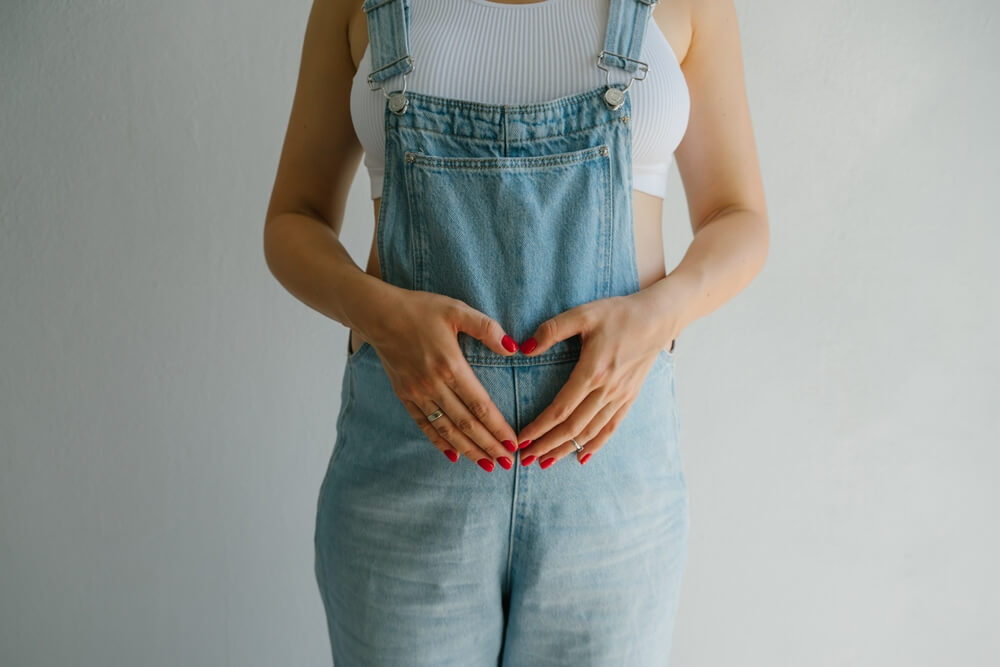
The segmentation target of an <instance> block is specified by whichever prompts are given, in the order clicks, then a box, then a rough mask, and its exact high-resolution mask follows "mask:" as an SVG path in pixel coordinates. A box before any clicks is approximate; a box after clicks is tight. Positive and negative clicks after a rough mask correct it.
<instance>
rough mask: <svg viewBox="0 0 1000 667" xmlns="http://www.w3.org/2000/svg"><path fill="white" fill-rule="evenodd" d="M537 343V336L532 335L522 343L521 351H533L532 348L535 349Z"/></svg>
mask: <svg viewBox="0 0 1000 667" xmlns="http://www.w3.org/2000/svg"><path fill="white" fill-rule="evenodd" d="M536 345H538V341H536V340H535V337H534V336H532V337H531V338H529V339H528V340H526V341H524V342H523V343H521V352H524V353H525V354H527V353H528V352H531V351H532V350H534V349H535V346H536Z"/></svg>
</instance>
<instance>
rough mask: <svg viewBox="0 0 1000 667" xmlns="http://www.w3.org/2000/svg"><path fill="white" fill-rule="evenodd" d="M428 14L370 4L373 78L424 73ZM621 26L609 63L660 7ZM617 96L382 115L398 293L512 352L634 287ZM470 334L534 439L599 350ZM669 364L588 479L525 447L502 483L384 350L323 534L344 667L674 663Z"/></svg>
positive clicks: (683, 539)
mask: <svg viewBox="0 0 1000 667" xmlns="http://www.w3.org/2000/svg"><path fill="white" fill-rule="evenodd" d="M409 2H410V0H367V2H365V3H364V5H363V6H364V8H365V10H366V11H367V12H368V22H369V39H370V40H371V42H370V43H371V45H372V48H373V60H372V62H373V67H374V68H375V70H374V74H373V77H372V80H373V81H374V82H376V83H378V82H381V81H384V80H385V79H387V78H388V75H386V73H387V72H388V73H389V74H399V73H400V72H405V71H407V70H406V69H405V67H401V65H403V66H405V65H406V64H407V61H405V60H403V61H400V60H399V58H400V57H401V56H405V55H406V54H407V53H408V48H409V40H408V36H407V25H408V23H407V21H408V19H407V16H408V14H407V12H408V6H409ZM610 11H611V16H610V17H609V22H608V36H607V39H606V48H608V45H610V46H611V47H613V49H609V50H614V51H615V52H616V53H621V54H625V55H629V56H630V57H632V58H635V57H637V54H638V53H639V48H640V46H641V43H640V42H638V41H637V40H636V38H635V35H641V34H642V30H640V29H639V27H641V26H642V25H644V24H643V23H642V22H643V21H646V20H648V18H649V11H650V4H649V3H648V2H644V1H643V0H612V2H611V10H610ZM416 62H417V63H419V54H417V59H416ZM393 63H396V64H395V65H394V64H393ZM379 68H381V70H380V69H379ZM376 74H377V75H378V76H376ZM635 85H641V84H635ZM605 90H606V87H605V86H604V85H602V86H600V87H599V88H594V89H593V90H589V91H585V92H581V93H579V94H575V95H571V96H566V97H562V98H558V99H553V100H551V101H548V102H543V103H540V104H525V105H495V104H479V103H474V102H470V101H465V100H457V99H448V98H442V97H435V96H431V95H425V94H421V93H418V92H414V91H405V95H406V97H407V99H408V106H407V107H406V109H405V110H404V111H403V112H402V113H399V114H397V113H395V112H393V111H391V110H390V109H389V106H388V104H387V105H386V109H385V124H386V161H385V164H386V173H385V181H384V186H383V192H382V203H381V212H380V216H379V224H378V226H377V232H376V244H377V251H378V258H379V263H380V266H381V271H382V278H383V280H385V281H386V282H389V283H391V284H393V285H397V286H400V287H404V288H407V289H417V290H428V291H433V292H438V293H441V294H447V295H449V296H452V297H454V298H457V299H461V300H463V301H465V302H466V303H468V304H469V305H471V306H473V307H474V308H477V309H479V310H481V311H483V312H485V313H486V314H488V315H490V316H491V317H494V318H495V319H497V320H498V321H499V322H500V323H501V325H502V326H503V327H504V328H505V330H506V331H507V333H509V334H510V335H511V336H512V337H514V338H515V339H516V340H524V339H525V338H527V337H528V336H530V335H531V334H532V333H533V332H534V330H535V328H536V327H537V326H538V325H539V324H540V323H541V322H542V321H544V320H546V319H548V318H549V317H552V316H553V315H556V314H558V313H560V312H562V311H565V310H568V309H570V308H572V307H574V306H576V305H579V304H581V303H586V302H589V301H592V300H595V299H602V298H605V297H610V296H617V295H626V294H631V293H634V292H636V291H637V290H638V289H639V278H638V271H637V267H636V257H635V250H636V249H635V239H634V233H633V224H634V222H633V216H632V182H631V177H632V176H631V175H632V171H631V137H630V129H629V123H628V120H629V116H630V113H631V102H630V98H629V97H628V95H627V91H626V95H625V101H624V103H623V104H622V106H621V107H619V108H618V109H617V110H613V109H612V108H611V107H610V106H609V105H608V104H606V103H605V100H604V92H605ZM372 94H379V95H382V94H384V93H383V91H382V90H377V91H373V92H372ZM459 342H460V345H461V349H462V352H463V353H464V355H465V357H466V359H467V360H468V362H469V364H470V365H471V367H472V369H473V371H474V373H475V375H476V377H477V378H478V379H479V381H480V382H481V383H482V385H483V386H484V387H485V389H486V390H487V392H488V393H489V395H490V397H491V398H492V399H493V401H494V403H496V405H497V407H498V408H499V410H500V412H501V413H502V414H503V417H504V418H505V419H506V420H507V422H508V423H509V424H511V426H512V427H514V429H515V430H518V429H519V428H520V427H522V426H523V425H526V424H527V423H529V422H530V421H531V420H533V419H534V418H535V417H536V416H537V415H538V414H539V413H540V412H541V411H542V410H543V409H544V408H545V407H546V406H547V405H548V404H549V403H550V402H551V401H552V399H553V397H554V396H555V395H556V393H557V392H558V391H559V389H560V388H561V387H562V385H563V384H564V383H565V382H566V380H567V378H568V377H569V374H570V372H571V371H572V370H573V366H574V364H575V362H576V360H577V359H578V358H579V354H580V348H581V342H580V339H579V337H578V336H574V337H572V338H570V339H567V340H565V341H562V342H560V343H557V344H556V345H555V346H553V347H552V348H551V349H549V350H548V351H546V352H545V353H543V354H541V355H539V356H537V357H534V358H529V357H526V356H524V355H520V354H515V355H513V356H511V357H509V358H508V357H504V356H502V355H500V354H497V353H495V352H493V351H492V350H490V349H489V348H488V347H486V346H485V345H484V344H483V343H481V342H480V341H478V340H476V339H474V338H472V337H471V336H468V335H466V334H464V333H460V334H459ZM348 352H349V348H348ZM674 363H675V355H674V354H673V353H671V352H667V351H661V352H660V353H659V355H658V356H657V359H656V362H655V364H654V365H653V367H652V369H651V371H650V373H649V375H648V376H647V378H646V380H645V383H644V384H643V387H642V390H641V392H640V394H639V396H638V398H637V399H636V401H635V402H634V403H633V404H632V406H631V407H630V408H629V411H628V413H627V415H626V417H625V419H624V420H623V422H622V423H621V424H620V425H619V427H618V429H617V430H616V431H615V433H614V434H613V435H612V437H611V438H610V440H609V441H608V442H607V443H606V444H605V446H604V447H603V448H602V449H601V450H600V451H599V452H597V453H596V454H595V455H594V456H593V457H592V458H591V459H590V460H589V461H588V462H587V464H586V465H580V464H579V463H578V462H577V460H576V456H573V455H571V456H567V457H565V458H563V459H561V460H560V461H559V462H557V463H556V464H555V465H554V466H552V467H550V468H548V469H545V470H543V469H541V468H539V467H538V466H537V465H532V466H528V467H522V466H521V465H520V454H519V453H518V454H517V460H516V461H515V464H514V466H513V467H512V468H511V470H504V469H503V468H501V467H499V466H498V467H496V468H495V469H494V471H493V472H492V473H488V472H486V471H484V470H483V469H481V468H480V467H479V466H477V465H476V464H475V463H474V462H472V461H470V460H468V459H467V458H464V457H462V458H460V459H459V460H458V462H457V463H451V462H450V461H449V460H448V459H447V458H445V457H444V456H443V455H442V454H441V452H440V451H438V450H437V449H436V448H435V447H434V446H433V445H431V443H430V442H429V441H428V440H427V437H426V436H425V435H424V434H423V432H422V431H421V430H420V428H419V427H418V426H417V425H416V424H415V423H414V422H413V419H412V418H411V417H410V415H409V413H408V412H407V411H406V409H405V407H404V406H403V404H402V403H401V402H400V400H399V398H398V397H397V396H396V395H395V393H394V392H393V388H392V385H391V383H390V382H389V378H388V376H387V375H386V373H385V369H384V368H383V366H382V362H381V360H380V358H379V356H378V353H377V352H376V350H375V348H374V347H372V346H371V345H370V344H369V343H367V342H362V344H361V346H360V348H359V349H358V350H357V351H356V352H355V353H354V354H350V353H349V354H348V358H347V362H346V367H345V371H344V376H343V380H342V384H341V406H340V412H339V414H338V416H337V422H336V441H335V443H334V449H333V453H332V455H331V456H330V459H329V465H328V468H327V471H326V474H325V476H324V478H323V482H322V485H321V487H320V490H319V497H318V501H317V516H316V531H315V549H316V560H315V572H316V578H317V582H318V584H319V589H320V593H321V597H322V600H323V604H324V606H325V611H326V615H327V621H328V629H329V636H330V642H331V647H332V652H333V658H334V663H335V665H337V667H383V666H384V667H388V666H403V665H406V666H414V667H424V666H426V667H431V666H433V667H445V666H455V667H487V666H489V667H495V666H497V665H499V666H500V667H521V666H528V667H545V666H550V665H551V666H560V667H561V666H567V667H568V666H573V667H587V666H589V667H610V666H618V665H624V666H628V667H653V666H654V665H655V666H656V667H663V666H665V665H667V664H668V658H669V654H670V649H671V644H672V636H673V628H674V621H675V615H676V612H677V608H678V603H679V595H680V588H681V582H682V578H683V574H684V571H685V567H686V560H687V550H688V528H689V512H688V494H687V486H686V483H685V479H684V471H683V465H682V461H681V454H680V448H679V437H678V436H679V430H680V422H679V415H678V411H677V400H676V386H675V377H674Z"/></svg>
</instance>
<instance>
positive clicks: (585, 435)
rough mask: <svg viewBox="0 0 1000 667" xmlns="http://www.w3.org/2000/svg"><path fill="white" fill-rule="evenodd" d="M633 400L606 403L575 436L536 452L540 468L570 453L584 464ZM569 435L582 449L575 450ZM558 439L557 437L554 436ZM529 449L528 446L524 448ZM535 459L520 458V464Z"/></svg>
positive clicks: (605, 438) (607, 437)
mask: <svg viewBox="0 0 1000 667" xmlns="http://www.w3.org/2000/svg"><path fill="white" fill-rule="evenodd" d="M634 402H635V398H632V399H629V400H627V401H624V402H623V403H617V404H610V403H609V404H608V405H607V406H606V408H605V409H604V410H601V412H600V413H598V415H597V417H595V418H594V420H593V421H591V423H590V424H589V425H588V427H587V428H586V429H585V430H584V432H582V433H581V434H580V435H576V436H566V437H565V442H564V443H563V444H561V445H559V446H558V447H555V448H553V449H550V450H548V451H546V452H544V453H542V454H538V455H537V456H538V460H539V463H538V466H539V467H540V468H548V467H550V466H552V465H553V464H555V463H556V462H557V461H559V460H560V459H561V458H563V457H564V456H568V455H570V454H576V460H577V462H579V463H580V464H581V465H583V464H585V463H586V462H587V461H589V460H590V457H591V456H592V455H593V454H594V453H596V452H597V451H598V450H600V449H601V448H602V447H604V445H605V443H607V441H608V440H610V439H611V436H612V435H613V434H614V432H615V430H616V429H617V428H618V426H619V425H620V424H621V422H622V420H623V419H625V415H626V414H628V410H629V408H630V407H631V406H632V403H634ZM599 422H600V423H603V426H601V427H600V428H599V430H597V432H596V433H594V435H593V437H591V436H590V434H591V433H592V432H593V430H594V426H595V425H596V424H598V423H599ZM570 437H575V438H576V441H577V442H578V443H580V445H581V446H582V447H583V451H580V452H577V450H576V447H574V446H573V443H572V441H570V439H569V438H570ZM556 439H558V438H556ZM527 449H530V447H528V448H526V450H525V451H527ZM534 460H535V459H531V460H528V461H525V459H523V458H522V464H524V465H530V464H531V463H532V462H534Z"/></svg>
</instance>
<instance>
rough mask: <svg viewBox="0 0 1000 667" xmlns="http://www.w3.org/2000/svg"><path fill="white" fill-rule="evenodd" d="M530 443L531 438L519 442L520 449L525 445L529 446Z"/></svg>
mask: <svg viewBox="0 0 1000 667" xmlns="http://www.w3.org/2000/svg"><path fill="white" fill-rule="evenodd" d="M530 444H531V440H525V441H524V442H521V443H518V445H517V448H518V449H524V448H525V447H527V446H528V445H530Z"/></svg>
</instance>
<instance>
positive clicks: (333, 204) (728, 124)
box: [264, 0, 769, 471]
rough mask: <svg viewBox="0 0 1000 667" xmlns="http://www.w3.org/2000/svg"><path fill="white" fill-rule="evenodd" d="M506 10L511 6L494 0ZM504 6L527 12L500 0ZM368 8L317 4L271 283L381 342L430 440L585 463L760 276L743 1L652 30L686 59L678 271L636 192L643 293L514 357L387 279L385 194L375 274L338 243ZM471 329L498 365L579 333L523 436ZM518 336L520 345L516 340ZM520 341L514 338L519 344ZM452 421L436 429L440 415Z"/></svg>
mask: <svg viewBox="0 0 1000 667" xmlns="http://www.w3.org/2000/svg"><path fill="white" fill-rule="evenodd" d="M495 1H497V2H500V0H495ZM505 2H506V3H507V4H530V3H525V2H515V1H514V0H505ZM360 7H361V3H360V2H356V4H354V5H352V4H351V3H343V2H339V1H338V0H314V4H313V8H312V11H311V13H310V17H309V23H308V25H307V29H306V36H305V40H304V43H303V55H302V66H301V69H300V73H299V81H298V86H297V88H296V95H295V100H294V103H293V106H292V112H291V117H290V119H289V125H288V131H287V133H286V137H285V144H284V146H283V149H282V154H281V159H280V162H279V166H278V173H277V176H276V178H275V184H274V189H273V191H272V195H271V201H270V205H269V207H268V211H267V217H266V223H265V229H264V251H265V257H266V259H267V262H268V266H269V268H270V269H271V271H272V273H273V274H274V275H275V277H276V278H277V279H278V280H279V281H280V282H281V283H282V285H283V286H285V287H286V289H288V290H289V291H290V292H292V294H293V295H295V296H296V297H297V298H299V299H300V300H301V301H303V302H304V303H306V304H307V305H309V306H310V307H312V308H314V309H315V310H317V311H319V312H321V313H323V314H324V315H326V316H327V317H330V318H331V319H334V320H336V321H338V322H340V323H342V324H344V325H345V326H347V327H349V328H350V329H351V350H352V352H353V351H356V350H357V349H358V346H359V345H360V344H361V342H362V341H367V342H368V343H369V344H371V345H372V347H373V348H375V351H376V352H377V353H378V355H379V358H380V360H381V362H382V365H383V366H384V367H385V370H386V373H387V375H388V376H389V378H390V381H391V382H392V385H393V388H394V390H395V392H396V395H397V396H398V397H399V399H400V400H401V401H402V403H403V405H404V406H405V407H406V409H407V411H408V412H409V414H410V415H411V417H413V419H414V420H415V422H416V423H417V424H418V426H419V427H420V428H421V430H422V431H423V432H424V434H425V435H427V437H428V439H429V440H430V442H431V443H432V444H433V445H434V446H435V447H436V448H437V449H439V450H440V451H441V452H442V453H444V454H446V455H448V456H449V459H451V460H452V461H455V460H457V458H458V456H457V455H456V454H455V452H458V453H459V454H460V455H462V456H465V457H466V458H469V459H471V460H473V461H476V462H477V463H479V465H480V466H481V467H483V468H484V469H485V470H487V471H492V469H493V461H494V460H496V461H497V462H499V463H500V464H501V465H502V466H503V467H505V468H509V467H511V465H512V460H511V453H512V452H515V451H517V450H518V444H515V443H519V444H520V449H521V452H520V455H521V461H522V464H524V465H528V464H530V463H531V462H532V461H534V460H535V459H536V457H537V458H539V459H540V464H541V466H542V467H543V468H545V467H548V466H549V465H552V464H553V463H555V462H556V461H558V460H559V459H561V458H562V457H564V456H566V455H568V454H570V453H575V448H574V447H573V445H572V443H571V442H570V441H569V438H570V437H575V438H576V439H577V441H579V442H580V443H581V444H583V445H584V447H585V451H584V452H583V453H581V454H579V455H577V460H578V461H579V462H580V463H585V462H586V461H587V460H588V459H589V457H590V455H592V454H593V453H595V452H597V451H598V450H600V449H601V447H602V446H603V445H604V443H605V442H607V440H608V439H609V438H610V436H611V434H612V433H613V432H614V430H615V429H616V428H617V426H618V424H620V423H621V420H622V419H623V418H624V416H625V413H626V412H627V410H628V408H629V407H630V406H631V404H632V403H633V402H634V400H635V398H636V396H637V395H638V392H639V390H640V389H641V387H642V384H643V382H644V379H645V377H646V375H647V374H648V372H649V370H650V369H651V368H652V366H653V364H654V363H655V361H656V357H657V356H658V354H659V353H660V352H661V351H662V350H664V349H668V348H669V346H670V343H671V341H673V340H674V339H676V338H677V337H678V335H679V333H680V332H681V331H682V330H683V329H684V328H685V327H686V326H687V325H688V324H690V323H691V322H692V321H694V320H695V319H698V318H700V317H703V316H705V315H707V314H709V313H711V312H713V311H714V310H716V309H717V308H719V307H720V306H721V305H722V304H724V303H725V302H727V301H729V300H730V299H731V298H733V297H734V296H735V295H736V294H737V293H739V292H740V291H741V290H742V289H743V288H744V287H746V285H747V284H749V282H750V281H751V280H752V279H753V277H754V276H755V275H756V274H757V273H759V271H760V270H761V269H762V267H763V264H764V262H765V259H766V256H767V248H768V243H769V229H768V220H767V209H766V204H765V200H764V191H763V185H762V179H761V174H760V169H759V165H758V159H757V153H756V146H755V143H754V137H753V129H752V125H751V122H750V114H749V108H748V103H747V98H746V91H745V84H744V78H743V66H742V55H741V47H740V38H739V32H738V26H737V22H736V12H735V9H734V7H733V4H732V0H665V1H664V2H660V3H659V4H657V5H655V8H654V13H653V20H654V21H655V22H656V24H657V26H658V27H659V28H660V30H661V31H662V32H663V33H664V35H665V36H666V37H667V40H668V41H669V42H670V44H671V45H672V47H673V48H674V50H675V54H676V55H677V59H678V61H679V62H680V63H681V68H682V69H683V71H684V74H685V77H686V79H687V82H688V88H689V90H690V92H691V99H692V103H691V117H690V120H689V123H688V128H687V132H686V134H685V137H684V139H683V140H682V142H681V144H680V146H678V148H677V150H676V152H675V157H676V160H677V165H678V170H679V172H680V174H681V178H682V181H683V184H684V190H685V195H686V198H687V204H688V210H689V213H690V218H691V227H692V230H693V232H694V238H693V240H692V242H691V244H690V246H689V248H688V250H687V252H686V253H685V255H684V257H683V259H682V260H681V262H680V263H679V264H678V265H677V266H676V267H675V268H674V269H673V270H672V271H670V272H669V273H667V272H666V271H665V267H664V258H663V255H662V238H661V230H660V219H661V215H662V200H661V199H659V198H657V197H654V196H651V195H648V194H646V193H643V192H639V191H634V192H633V195H634V217H635V235H636V246H637V256H636V263H637V266H638V267H639V278H640V290H639V291H637V292H636V293H634V294H631V295H627V296H623V297H614V298H611V299H601V300H598V301H593V302H590V303H587V304H582V305H581V306H578V307H576V308H574V309H571V310H568V311H566V312H564V313H559V314H556V315H554V316H553V317H552V318H550V319H549V320H547V321H545V322H543V323H542V324H541V325H540V326H539V327H538V329H537V330H536V332H535V334H534V335H533V336H532V337H531V338H529V339H528V341H517V342H515V345H516V344H517V343H525V342H531V341H533V342H534V343H535V346H534V348H533V349H532V350H531V351H530V352H525V351H524V350H518V349H515V350H514V351H511V350H508V349H505V348H504V346H503V340H504V338H505V333H506V332H504V330H503V328H502V326H501V325H500V323H499V322H496V321H495V320H493V319H492V318H489V317H488V316H486V315H485V314H483V313H480V312H478V311H476V310H475V309H472V308H471V307H470V306H468V305H467V304H464V303H462V302H461V301H458V300H455V299H450V298H449V297H446V296H444V295H439V294H434V293H430V292H422V291H412V290H405V289H402V288H399V287H396V286H393V285H389V284H388V283H385V282H384V281H382V280H381V278H380V276H381V273H380V268H379V266H378V256H377V253H376V251H375V245H374V239H375V224H376V222H375V221H376V220H377V219H378V210H379V204H380V200H375V201H374V202H373V214H374V215H373V221H372V245H371V247H370V252H369V257H368V261H367V266H366V268H365V270H364V271H362V270H361V268H360V267H359V266H357V264H355V263H354V261H353V259H351V257H350V255H349V254H348V253H347V251H346V249H345V248H344V246H343V244H341V243H340V241H339V239H338V236H339V233H340V231H341V227H342V224H343V219H344V211H345V208H346V200H347V193H348V190H349V188H350V186H351V183H352V181H353V179H354V175H355V173H356V171H357V169H358V166H359V164H360V161H361V156H362V147H361V145H360V142H359V141H358V139H357V137H356V136H355V134H354V129H353V124H352V122H351V119H350V115H349V114H350V111H349V108H348V107H347V105H345V104H344V100H345V99H348V97H349V95H350V88H351V83H352V79H353V77H354V75H355V73H356V71H357V67H358V62H359V61H360V59H361V56H362V54H363V53H364V50H365V47H366V46H367V39H368V34H367V23H366V18H365V15H364V12H362V11H361V9H360ZM458 331H464V332H466V333H468V334H469V335H472V336H474V337H476V338H478V339H480V340H482V341H483V343H484V344H486V345H487V346H488V347H490V349H492V350H494V351H495V352H497V353H499V354H502V355H512V354H528V355H529V356H533V355H537V354H541V353H543V352H545V351H546V350H547V349H549V348H550V347H551V346H552V345H554V344H555V343H556V342H558V341H560V340H563V339H566V338H569V337H570V336H573V335H577V334H578V335H579V336H580V337H581V340H582V342H583V346H582V349H581V355H580V359H579V360H578V361H577V363H576V364H575V367H574V370H573V372H572V373H571V375H570V377H569V379H568V381H567V382H566V384H565V385H564V386H563V387H562V389H561V390H560V391H559V392H558V394H557V395H556V396H555V398H554V399H553V401H552V403H551V404H550V405H549V406H548V407H546V409H545V410H543V411H542V413H541V414H539V415H538V416H537V417H536V418H535V419H534V420H533V421H532V422H531V423H529V424H527V425H526V426H525V427H524V428H522V429H521V431H520V432H519V433H514V431H513V429H512V428H511V426H510V425H509V424H507V423H506V422H505V421H504V419H503V417H502V416H501V414H500V412H499V410H498V409H497V408H496V406H495V405H494V404H493V402H492V400H491V399H490V397H489V395H488V394H487V393H486V392H485V390H484V389H483V387H482V386H481V385H480V383H479V382H478V380H477V378H476V377H475V375H474V374H473V373H472V370H471V367H469V365H468V363H467V362H466V361H465V359H464V357H463V356H462V354H461V350H460V349H459V347H458V343H457V337H456V335H457V332H458ZM507 338H509V337H507ZM508 342H509V341H508ZM439 407H440V408H441V410H442V411H443V412H444V413H445V416H444V417H442V418H440V419H437V420H435V422H433V424H432V423H429V422H428V421H427V419H426V418H425V415H427V414H429V413H431V412H433V411H434V410H436V409H437V408H439Z"/></svg>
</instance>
